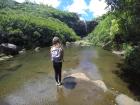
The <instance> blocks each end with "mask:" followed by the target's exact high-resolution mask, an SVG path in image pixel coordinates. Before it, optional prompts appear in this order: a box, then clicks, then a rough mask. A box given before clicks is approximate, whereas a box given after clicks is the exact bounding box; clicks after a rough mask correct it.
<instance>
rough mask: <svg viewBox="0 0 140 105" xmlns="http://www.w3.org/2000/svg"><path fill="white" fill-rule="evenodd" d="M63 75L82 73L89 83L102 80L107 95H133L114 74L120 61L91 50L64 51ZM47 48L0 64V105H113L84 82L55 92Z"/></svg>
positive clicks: (107, 54)
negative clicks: (108, 91)
mask: <svg viewBox="0 0 140 105" xmlns="http://www.w3.org/2000/svg"><path fill="white" fill-rule="evenodd" d="M64 55H65V56H64V62H63V74H71V73H76V72H82V73H84V74H86V75H87V76H88V77H89V78H90V79H91V80H102V81H104V82H105V84H106V85H107V87H108V89H109V90H110V91H113V92H115V94H118V93H124V94H126V95H128V96H129V97H133V98H134V96H133V94H132V93H131V92H130V91H129V89H128V88H127V84H126V83H124V82H123V81H122V80H121V79H120V78H119V77H118V76H117V75H116V74H115V71H116V70H119V68H118V64H119V63H121V62H122V60H121V57H118V56H117V55H114V54H112V53H111V52H109V51H105V50H102V49H100V48H95V47H73V48H65V54H64ZM49 56H50V55H49V48H42V49H41V51H40V52H34V51H27V52H26V53H25V54H22V55H17V56H16V57H14V58H12V59H10V60H8V61H4V62H0V105H114V104H115V102H114V97H113V95H111V94H110V93H103V92H101V91H100V89H97V88H95V86H94V85H92V84H90V83H88V82H81V83H78V84H77V83H76V82H75V84H73V85H67V83H65V82H66V81H67V80H66V77H65V75H63V80H64V86H62V87H61V88H58V87H57V86H56V85H55V81H54V74H53V73H54V72H53V68H52V64H51V61H50V57H49Z"/></svg>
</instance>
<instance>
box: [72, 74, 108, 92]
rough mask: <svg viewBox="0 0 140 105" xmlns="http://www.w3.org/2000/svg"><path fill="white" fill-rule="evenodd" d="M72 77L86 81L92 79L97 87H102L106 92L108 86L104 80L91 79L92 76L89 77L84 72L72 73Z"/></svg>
mask: <svg viewBox="0 0 140 105" xmlns="http://www.w3.org/2000/svg"><path fill="white" fill-rule="evenodd" d="M70 76H71V77H74V78H77V79H80V80H84V81H90V82H92V83H93V84H95V85H96V86H97V87H99V88H101V89H102V90H103V91H104V92H106V91H107V90H108V89H107V86H106V85H105V83H104V82H103V81H102V80H95V81H93V80H91V79H90V78H88V77H87V76H86V75H85V74H84V73H74V74H71V75H70Z"/></svg>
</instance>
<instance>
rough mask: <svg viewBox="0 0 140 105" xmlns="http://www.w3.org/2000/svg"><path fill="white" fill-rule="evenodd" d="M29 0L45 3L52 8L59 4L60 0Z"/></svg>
mask: <svg viewBox="0 0 140 105" xmlns="http://www.w3.org/2000/svg"><path fill="white" fill-rule="evenodd" d="M15 1H17V2H20V3H22V2H24V1H25V0H15ZM29 1H31V2H36V3H37V4H47V5H49V6H52V7H54V8H56V7H58V6H59V5H60V0H29Z"/></svg>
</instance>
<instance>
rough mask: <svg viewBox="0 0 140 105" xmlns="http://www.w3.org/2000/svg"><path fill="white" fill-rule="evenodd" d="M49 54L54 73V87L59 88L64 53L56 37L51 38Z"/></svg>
mask: <svg viewBox="0 0 140 105" xmlns="http://www.w3.org/2000/svg"><path fill="white" fill-rule="evenodd" d="M50 53H51V59H52V62H53V68H54V72H55V80H56V85H57V86H60V85H62V82H61V71H62V70H61V69H62V61H63V55H64V51H63V47H62V44H61V41H60V39H59V38H58V37H54V38H53V40H52V46H51V50H50Z"/></svg>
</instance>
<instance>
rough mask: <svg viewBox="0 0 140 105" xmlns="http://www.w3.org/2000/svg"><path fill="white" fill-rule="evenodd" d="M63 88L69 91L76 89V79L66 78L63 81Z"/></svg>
mask: <svg viewBox="0 0 140 105" xmlns="http://www.w3.org/2000/svg"><path fill="white" fill-rule="evenodd" d="M63 82H64V83H63V86H64V87H65V88H67V89H74V88H75V87H76V84H77V83H76V78H74V77H71V76H69V77H66V78H64V79H63Z"/></svg>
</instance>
